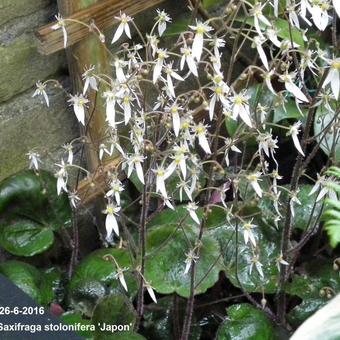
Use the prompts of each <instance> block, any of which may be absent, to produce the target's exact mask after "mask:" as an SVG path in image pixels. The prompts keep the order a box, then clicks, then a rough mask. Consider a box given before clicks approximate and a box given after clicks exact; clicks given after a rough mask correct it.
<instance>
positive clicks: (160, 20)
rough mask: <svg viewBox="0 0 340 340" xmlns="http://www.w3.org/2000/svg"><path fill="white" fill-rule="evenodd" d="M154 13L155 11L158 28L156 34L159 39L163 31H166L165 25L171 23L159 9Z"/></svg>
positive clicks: (168, 17)
mask: <svg viewBox="0 0 340 340" xmlns="http://www.w3.org/2000/svg"><path fill="white" fill-rule="evenodd" d="M156 11H157V17H156V19H157V21H156V23H157V27H158V34H159V36H160V37H161V36H162V35H163V33H164V31H165V30H166V23H167V22H171V18H170V16H169V15H168V14H167V13H166V12H165V11H164V10H162V11H160V10H159V9H157V10H156Z"/></svg>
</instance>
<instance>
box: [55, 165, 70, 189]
mask: <svg viewBox="0 0 340 340" xmlns="http://www.w3.org/2000/svg"><path fill="white" fill-rule="evenodd" d="M56 165H57V166H58V167H59V168H60V169H59V170H58V171H57V172H56V174H55V176H56V177H57V194H58V195H60V194H61V192H62V191H65V192H67V179H68V174H67V171H66V165H65V163H64V160H61V162H60V164H56Z"/></svg>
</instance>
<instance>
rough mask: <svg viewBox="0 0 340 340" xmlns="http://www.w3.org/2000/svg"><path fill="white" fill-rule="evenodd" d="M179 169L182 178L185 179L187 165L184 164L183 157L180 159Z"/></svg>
mask: <svg viewBox="0 0 340 340" xmlns="http://www.w3.org/2000/svg"><path fill="white" fill-rule="evenodd" d="M179 167H180V168H181V171H182V175H183V178H184V179H186V177H187V165H186V162H185V158H184V157H183V159H181V161H180V162H179Z"/></svg>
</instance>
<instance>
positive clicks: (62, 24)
mask: <svg viewBox="0 0 340 340" xmlns="http://www.w3.org/2000/svg"><path fill="white" fill-rule="evenodd" d="M55 18H56V19H57V23H56V24H54V25H53V26H51V29H52V30H54V31H55V30H58V29H61V30H62V31H63V36H64V48H66V45H67V32H66V28H65V20H64V19H63V18H62V16H61V15H60V14H57V15H56V16H55Z"/></svg>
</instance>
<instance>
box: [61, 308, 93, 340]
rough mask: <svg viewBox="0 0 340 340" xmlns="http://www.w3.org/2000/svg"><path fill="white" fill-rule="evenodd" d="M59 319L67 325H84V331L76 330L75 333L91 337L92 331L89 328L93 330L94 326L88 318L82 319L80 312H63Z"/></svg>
mask: <svg viewBox="0 0 340 340" xmlns="http://www.w3.org/2000/svg"><path fill="white" fill-rule="evenodd" d="M60 318H61V321H62V322H63V323H64V324H67V325H78V324H81V325H84V326H86V328H87V330H84V331H81V330H80V331H78V332H77V334H78V335H80V336H82V337H84V338H86V339H89V338H92V337H93V333H94V332H93V331H91V328H92V329H93V330H94V329H95V326H94V325H93V326H92V327H91V326H90V325H92V323H91V320H88V319H84V318H83V316H82V314H81V313H78V312H75V311H71V312H66V313H64V314H63V315H62V316H61V317H60Z"/></svg>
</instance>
